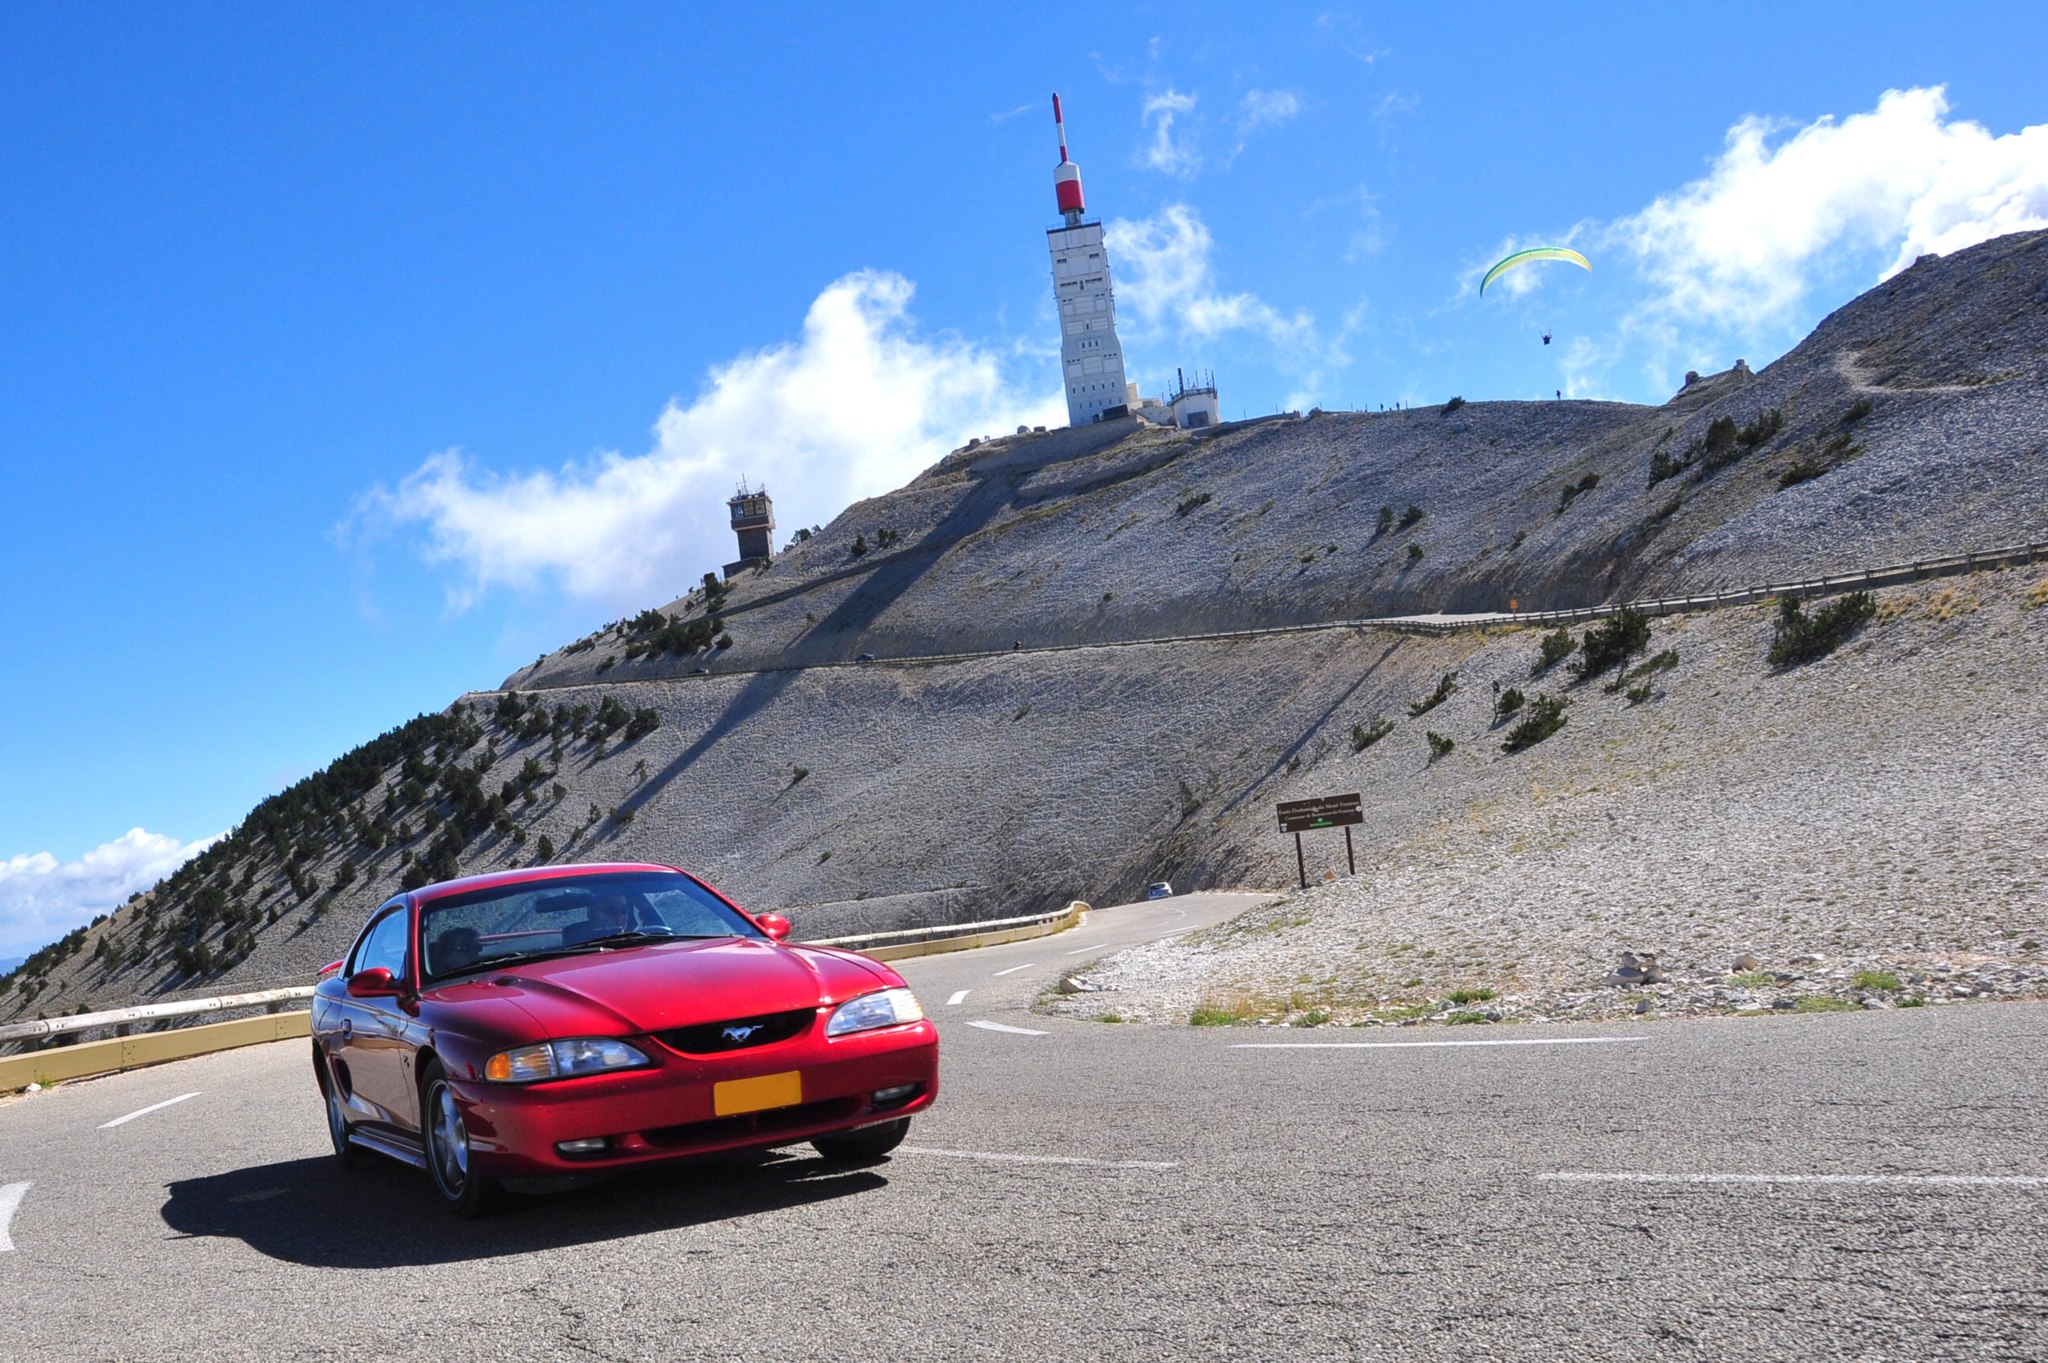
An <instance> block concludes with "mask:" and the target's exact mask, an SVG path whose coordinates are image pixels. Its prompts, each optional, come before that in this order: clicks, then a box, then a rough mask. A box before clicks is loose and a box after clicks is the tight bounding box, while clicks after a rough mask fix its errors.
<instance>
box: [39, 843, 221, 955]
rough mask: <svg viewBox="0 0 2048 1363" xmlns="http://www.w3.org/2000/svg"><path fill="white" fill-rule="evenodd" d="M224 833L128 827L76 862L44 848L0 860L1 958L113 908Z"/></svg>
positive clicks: (47, 940)
mask: <svg viewBox="0 0 2048 1363" xmlns="http://www.w3.org/2000/svg"><path fill="white" fill-rule="evenodd" d="M223 836H225V835H224V834H215V835H214V836H213V837H211V838H201V839H200V840H199V841H197V842H183V843H181V842H179V841H178V840H177V839H176V838H171V837H166V836H164V835H163V834H161V833H151V832H148V831H146V830H144V829H140V828H131V829H129V830H128V831H127V832H126V833H124V834H122V835H121V836H120V837H118V838H116V839H114V840H113V841H112V842H110V843H105V844H103V845H101V846H99V847H95V848H93V849H92V850H91V851H90V852H87V853H86V854H85V855H84V856H82V857H80V858H79V859H78V860H76V861H58V860H57V858H55V857H53V856H51V855H50V854H49V853H48V852H25V853H23V854H21V855H20V856H16V857H10V858H8V859H7V860H6V861H0V957H13V956H22V955H26V954H28V953H29V952H31V951H34V950H35V949H36V948H38V947H43V946H48V945H49V944H50V943H51V942H54V941H56V940H57V939H58V938H59V937H62V936H63V935H64V934H65V933H67V932H69V931H71V929H73V928H75V927H78V926H80V925H81V924H84V923H89V922H91V921H92V920H93V919H94V918H95V917H97V916H98V915H100V914H103V913H108V912H111V911H112V910H114V909H116V908H118V907H120V905H121V904H122V903H124V902H125V901H126V900H127V899H128V897H129V896H130V895H132V894H134V893H135V892H136V891H137V890H146V889H148V888H149V887H150V886H152V885H154V884H156V883H157V882H158V881H159V880H162V879H163V878H164V877H165V876H167V875H169V874H170V873H171V872H173V871H175V870H177V869H178V867H180V866H182V865H183V864H184V863H185V860H186V859H187V858H188V857H193V856H197V855H198V854H199V853H201V852H203V851H205V850H206V849H207V848H209V847H211V846H212V845H213V844H214V843H215V842H217V841H219V839H220V838H221V837H223Z"/></svg>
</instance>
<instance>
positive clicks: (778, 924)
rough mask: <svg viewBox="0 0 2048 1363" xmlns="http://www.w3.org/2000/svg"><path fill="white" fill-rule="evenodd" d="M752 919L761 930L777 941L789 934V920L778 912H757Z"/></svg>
mask: <svg viewBox="0 0 2048 1363" xmlns="http://www.w3.org/2000/svg"><path fill="white" fill-rule="evenodd" d="M754 921H755V922H756V923H759V924H760V925H761V931H763V932H765V933H767V934H768V935H769V936H770V937H772V938H774V939H775V940H776V941H778V942H779V941H781V940H782V939H783V938H785V937H787V936H789V920H788V919H787V918H784V917H783V916H782V915H781V914H779V913H763V914H757V915H755V917H754Z"/></svg>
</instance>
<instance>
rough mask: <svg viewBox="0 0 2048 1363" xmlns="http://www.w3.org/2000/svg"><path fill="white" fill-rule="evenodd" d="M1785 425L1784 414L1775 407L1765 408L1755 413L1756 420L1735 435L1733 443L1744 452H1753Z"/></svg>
mask: <svg viewBox="0 0 2048 1363" xmlns="http://www.w3.org/2000/svg"><path fill="white" fill-rule="evenodd" d="M1784 425H1785V414H1784V413H1783V412H1781V411H1779V410H1778V409H1777V408H1776V407H1766V408H1764V410H1763V411H1761V412H1759V413H1757V417H1756V420H1754V421H1752V422H1750V423H1749V424H1748V425H1747V426H1744V427H1743V428H1742V429H1741V430H1740V431H1739V432H1737V433H1736V436H1735V443H1736V444H1738V445H1740V446H1742V448H1744V449H1745V450H1753V449H1755V448H1756V447H1757V446H1758V445H1761V444H1763V443H1764V442H1765V441H1766V440H1769V439H1770V438H1771V437H1772V436H1774V435H1776V434H1777V433H1778V431H1779V430H1780V429H1781V428H1782V427H1783V426H1784Z"/></svg>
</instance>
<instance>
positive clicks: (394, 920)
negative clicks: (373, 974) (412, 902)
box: [348, 908, 410, 980]
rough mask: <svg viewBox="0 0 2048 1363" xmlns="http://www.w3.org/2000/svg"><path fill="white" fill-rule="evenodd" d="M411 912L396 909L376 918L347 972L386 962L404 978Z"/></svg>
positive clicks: (388, 966) (369, 968) (372, 967)
mask: <svg viewBox="0 0 2048 1363" xmlns="http://www.w3.org/2000/svg"><path fill="white" fill-rule="evenodd" d="M409 920H410V915H408V914H407V913H406V911H405V910H404V909H403V908H397V909H393V910H392V911H391V912H389V913H387V914H385V915H384V916H383V917H382V918H380V919H378V920H377V923H376V925H375V926H373V927H372V928H371V929H370V931H369V935H368V936H366V937H364V938H363V944H362V945H361V946H359V947H357V948H356V956H355V959H354V960H353V961H350V962H349V966H348V973H349V974H351V975H355V974H360V973H361V972H362V971H365V970H374V969H376V968H377V967H378V966H383V967H384V968H385V969H386V970H388V971H390V972H391V973H392V975H393V976H394V977H396V978H398V979H401V980H402V979H404V978H405V947H406V941H405V937H406V932H405V929H406V925H407V923H408V922H409Z"/></svg>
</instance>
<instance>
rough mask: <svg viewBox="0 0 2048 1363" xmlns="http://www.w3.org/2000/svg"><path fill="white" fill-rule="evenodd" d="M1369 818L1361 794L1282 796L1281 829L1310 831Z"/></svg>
mask: <svg viewBox="0 0 2048 1363" xmlns="http://www.w3.org/2000/svg"><path fill="white" fill-rule="evenodd" d="M1364 822H1365V799H1364V797H1363V796H1359V795H1324V796H1320V797H1318V798H1317V799H1313V800H1282V801H1281V802H1280V831H1281V832H1282V833H1307V832H1309V831H1311V830H1312V829H1317V828H1343V827H1346V826H1348V825H1350V824H1355V823H1364Z"/></svg>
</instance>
